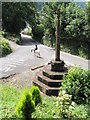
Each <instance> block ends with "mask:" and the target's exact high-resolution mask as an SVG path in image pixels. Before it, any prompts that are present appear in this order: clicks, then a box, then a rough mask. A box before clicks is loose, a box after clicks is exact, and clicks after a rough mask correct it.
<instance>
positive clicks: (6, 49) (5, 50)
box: [0, 32, 13, 57]
mask: <svg viewBox="0 0 90 120" xmlns="http://www.w3.org/2000/svg"><path fill="white" fill-rule="evenodd" d="M12 51H13V50H12V48H11V46H10V44H9V42H8V40H7V39H5V38H4V37H3V32H0V57H3V56H5V55H7V54H10V53H11V52H12Z"/></svg>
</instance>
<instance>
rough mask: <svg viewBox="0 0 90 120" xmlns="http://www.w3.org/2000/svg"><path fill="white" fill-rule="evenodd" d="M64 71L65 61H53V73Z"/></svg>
mask: <svg viewBox="0 0 90 120" xmlns="http://www.w3.org/2000/svg"><path fill="white" fill-rule="evenodd" d="M63 70H64V61H61V60H60V61H53V62H52V63H51V71H56V72H61V71H63Z"/></svg>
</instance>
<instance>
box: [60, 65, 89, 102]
mask: <svg viewBox="0 0 90 120" xmlns="http://www.w3.org/2000/svg"><path fill="white" fill-rule="evenodd" d="M89 83H90V71H88V70H83V69H81V68H80V67H79V68H77V67H74V68H71V69H70V70H69V71H68V73H67V75H65V76H64V77H63V82H62V90H65V91H66V92H67V93H68V94H71V95H72V99H73V100H74V101H75V102H76V103H80V102H87V103H89V100H90V96H89V95H90V90H89V88H90V84H89Z"/></svg>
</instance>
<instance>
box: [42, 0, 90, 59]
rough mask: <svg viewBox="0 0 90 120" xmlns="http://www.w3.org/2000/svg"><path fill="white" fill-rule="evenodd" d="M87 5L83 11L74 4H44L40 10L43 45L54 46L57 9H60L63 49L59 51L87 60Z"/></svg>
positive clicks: (89, 37) (89, 34) (88, 35)
mask: <svg viewBox="0 0 90 120" xmlns="http://www.w3.org/2000/svg"><path fill="white" fill-rule="evenodd" d="M88 5H89V4H88ZM88 5H87V10H84V9H82V8H81V7H79V6H77V4H75V3H59V4H58V3H55V2H54V3H45V4H44V7H43V10H42V11H43V12H42V16H43V19H42V23H43V24H44V28H45V32H44V37H43V41H44V43H48V44H49V45H50V46H55V40H56V38H55V34H56V22H57V8H60V33H61V34H60V40H61V41H60V43H61V45H62V46H63V49H62V48H61V49H62V50H63V51H66V52H70V53H72V54H76V55H80V56H81V57H85V58H89V56H88V55H89V51H88V45H89V44H90V29H89V24H88V23H89V19H87V18H89V12H88V11H89V7H88ZM86 14H87V16H88V17H87V16H86Z"/></svg>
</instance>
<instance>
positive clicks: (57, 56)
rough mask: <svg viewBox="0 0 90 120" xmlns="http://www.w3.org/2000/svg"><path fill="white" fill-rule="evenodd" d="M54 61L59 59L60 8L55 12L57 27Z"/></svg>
mask: <svg viewBox="0 0 90 120" xmlns="http://www.w3.org/2000/svg"><path fill="white" fill-rule="evenodd" d="M55 61H60V9H58V12H57V28H56V56H55Z"/></svg>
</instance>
